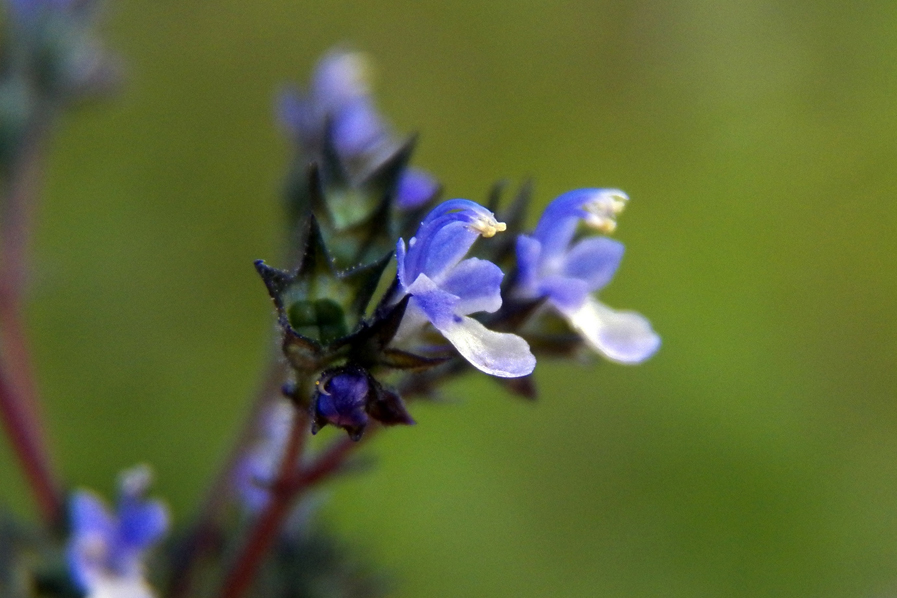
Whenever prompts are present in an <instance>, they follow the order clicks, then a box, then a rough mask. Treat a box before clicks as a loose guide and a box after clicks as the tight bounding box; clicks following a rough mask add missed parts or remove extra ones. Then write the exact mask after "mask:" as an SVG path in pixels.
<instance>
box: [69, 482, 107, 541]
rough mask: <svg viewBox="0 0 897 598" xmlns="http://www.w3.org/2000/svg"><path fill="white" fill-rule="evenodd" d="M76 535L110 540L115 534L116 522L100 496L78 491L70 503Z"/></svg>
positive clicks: (70, 513)
mask: <svg viewBox="0 0 897 598" xmlns="http://www.w3.org/2000/svg"><path fill="white" fill-rule="evenodd" d="M69 516H70V517H71V526H72V532H73V534H74V535H87V534H96V535H99V536H103V537H105V538H110V539H111V537H112V535H113V534H114V533H115V527H116V521H115V518H114V517H113V516H112V515H111V514H110V513H109V511H108V509H107V508H106V503H105V502H103V499H101V498H100V497H99V496H97V495H96V494H94V493H93V492H90V491H88V490H78V491H77V492H75V493H74V494H72V498H71V499H70V501H69Z"/></svg>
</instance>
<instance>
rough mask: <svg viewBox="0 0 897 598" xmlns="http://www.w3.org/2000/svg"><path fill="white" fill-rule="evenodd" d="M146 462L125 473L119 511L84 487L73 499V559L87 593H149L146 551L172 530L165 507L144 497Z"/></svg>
mask: <svg viewBox="0 0 897 598" xmlns="http://www.w3.org/2000/svg"><path fill="white" fill-rule="evenodd" d="M150 479H151V476H150V472H149V469H148V468H147V467H145V466H140V467H135V468H133V469H131V470H128V471H125V472H124V473H122V475H121V477H120V480H119V500H118V510H117V512H116V513H115V514H112V513H110V512H109V511H108V509H107V508H106V504H105V503H104V501H103V500H102V499H101V498H99V497H98V496H97V495H96V494H94V493H92V492H89V491H86V490H80V491H77V492H75V493H74V494H73V496H72V498H71V502H70V504H69V509H70V517H71V526H72V535H71V538H70V539H69V543H68V563H69V569H70V571H71V574H72V577H73V578H74V580H75V582H76V583H77V584H78V585H79V586H80V587H81V589H82V590H84V591H85V592H86V593H87V594H88V598H150V597H152V596H153V595H154V594H153V592H152V590H151V588H150V587H149V585H148V584H147V583H146V581H145V579H144V565H143V559H144V555H145V553H146V551H147V550H149V548H150V547H152V545H153V544H155V543H157V542H158V541H159V540H160V539H161V538H162V536H163V535H165V532H166V531H167V530H168V524H169V517H168V510H167V509H166V508H165V506H164V505H163V504H162V503H160V502H158V501H153V500H146V499H145V498H144V496H145V494H146V491H147V489H148V487H149V484H150Z"/></svg>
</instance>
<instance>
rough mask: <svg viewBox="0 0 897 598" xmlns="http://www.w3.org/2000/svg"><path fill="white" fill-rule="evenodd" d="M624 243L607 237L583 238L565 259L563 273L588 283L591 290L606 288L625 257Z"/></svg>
mask: <svg viewBox="0 0 897 598" xmlns="http://www.w3.org/2000/svg"><path fill="white" fill-rule="evenodd" d="M623 251H624V247H623V244H622V243H620V242H619V241H614V240H613V239H608V238H606V237H591V238H588V239H583V240H582V241H580V242H579V243H577V244H576V245H574V246H573V248H572V249H570V251H569V252H568V253H567V256H566V258H565V260H564V267H563V270H562V271H561V274H562V275H564V276H568V277H570V278H577V279H579V280H582V281H584V282H585V283H586V285H587V289H588V290H589V291H597V290H599V289H602V288H604V287H605V286H607V284H608V283H609V282H610V281H611V279H612V278H613V277H614V273H616V271H617V268H618V267H619V265H620V260H622V259H623Z"/></svg>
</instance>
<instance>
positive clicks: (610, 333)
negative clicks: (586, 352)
mask: <svg viewBox="0 0 897 598" xmlns="http://www.w3.org/2000/svg"><path fill="white" fill-rule="evenodd" d="M562 313H563V315H564V316H565V317H566V318H567V320H568V321H569V322H570V325H571V326H573V328H574V329H575V330H576V331H577V332H579V333H580V334H581V335H582V337H583V338H584V339H585V341H586V342H587V343H588V344H589V346H591V347H592V348H593V349H595V350H596V351H597V352H599V353H601V354H602V355H604V356H605V357H607V358H608V359H610V360H611V361H616V362H618V363H629V364H634V363H641V362H642V361H644V360H646V359H648V358H649V357H651V356H652V355H653V354H654V352H655V351H657V349H658V348H659V347H660V337H659V336H658V335H657V333H656V332H654V330H653V329H652V328H651V323H650V322H649V321H648V320H647V318H645V316H643V315H641V314H639V313H636V312H634V311H615V310H613V309H611V308H609V307H608V306H606V305H604V304H603V303H600V302H599V301H596V300H595V299H594V298H592V297H589V298H588V299H587V300H586V302H585V303H584V304H583V305H582V306H581V307H580V308H578V309H576V310H573V311H570V312H562Z"/></svg>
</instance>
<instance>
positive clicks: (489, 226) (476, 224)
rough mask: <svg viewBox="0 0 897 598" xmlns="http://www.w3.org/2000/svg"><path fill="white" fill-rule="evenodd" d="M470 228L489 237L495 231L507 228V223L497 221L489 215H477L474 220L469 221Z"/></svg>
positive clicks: (492, 235) (493, 234)
mask: <svg viewBox="0 0 897 598" xmlns="http://www.w3.org/2000/svg"><path fill="white" fill-rule="evenodd" d="M470 228H472V229H473V230H475V231H477V232H478V233H480V234H481V235H483V236H484V237H486V238H487V239H488V238H489V237H494V236H495V233H500V232H502V231H504V230H507V228H508V225H507V224H505V223H504V222H499V221H498V220H496V219H495V218H494V217H493V216H491V215H490V216H478V217H477V219H476V220H474V221H473V222H471V223H470Z"/></svg>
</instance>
